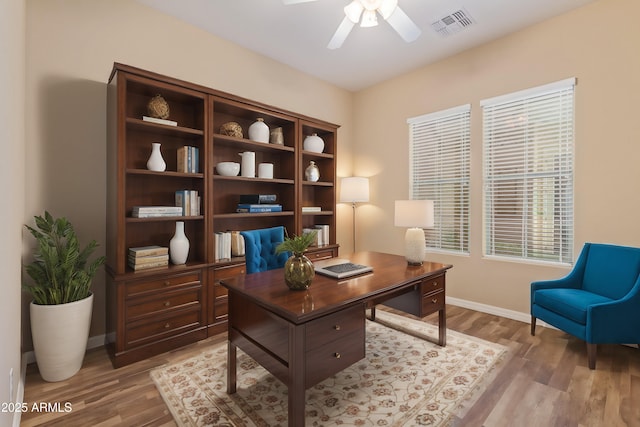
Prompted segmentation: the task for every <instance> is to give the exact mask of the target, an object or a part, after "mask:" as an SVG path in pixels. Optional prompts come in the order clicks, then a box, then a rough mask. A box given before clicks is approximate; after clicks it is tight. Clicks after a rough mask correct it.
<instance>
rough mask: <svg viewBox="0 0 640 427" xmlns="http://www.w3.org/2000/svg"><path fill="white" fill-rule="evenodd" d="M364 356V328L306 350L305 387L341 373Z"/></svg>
mask: <svg viewBox="0 0 640 427" xmlns="http://www.w3.org/2000/svg"><path fill="white" fill-rule="evenodd" d="M364 356H365V330H364V326H363V327H362V328H361V329H359V330H357V331H354V332H352V333H350V334H347V335H342V337H341V338H338V339H337V340H334V341H332V342H330V343H327V344H325V345H323V346H320V347H317V348H315V349H313V350H307V353H306V358H305V365H306V372H307V377H306V379H305V387H306V388H309V387H311V386H313V385H314V384H316V383H318V382H320V381H322V380H324V379H325V378H328V377H330V376H331V375H334V374H336V373H337V372H340V371H342V370H343V369H345V368H347V367H349V366H351V365H353V364H354V363H356V362H357V361H358V360H361V359H363V358H364Z"/></svg>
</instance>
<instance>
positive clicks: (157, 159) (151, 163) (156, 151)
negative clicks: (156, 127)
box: [147, 142, 167, 172]
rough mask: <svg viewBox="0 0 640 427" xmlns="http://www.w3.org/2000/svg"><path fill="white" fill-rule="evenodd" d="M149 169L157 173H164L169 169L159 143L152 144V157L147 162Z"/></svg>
mask: <svg viewBox="0 0 640 427" xmlns="http://www.w3.org/2000/svg"><path fill="white" fill-rule="evenodd" d="M147 169H149V170H150V171H155V172H164V171H165V170H166V169H167V164H166V163H165V161H164V159H163V158H162V153H161V152H160V143H159V142H152V143H151V156H149V160H147Z"/></svg>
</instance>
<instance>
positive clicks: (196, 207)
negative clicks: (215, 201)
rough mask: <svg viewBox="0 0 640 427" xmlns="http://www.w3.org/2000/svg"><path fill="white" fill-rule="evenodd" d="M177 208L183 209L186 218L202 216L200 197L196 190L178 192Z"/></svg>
mask: <svg viewBox="0 0 640 427" xmlns="http://www.w3.org/2000/svg"><path fill="white" fill-rule="evenodd" d="M176 206H178V207H179V208H180V209H182V212H183V215H184V216H198V215H200V196H199V195H198V192H197V191H196V190H178V191H176Z"/></svg>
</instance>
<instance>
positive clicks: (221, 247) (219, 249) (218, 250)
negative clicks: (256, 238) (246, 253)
mask: <svg viewBox="0 0 640 427" xmlns="http://www.w3.org/2000/svg"><path fill="white" fill-rule="evenodd" d="M213 237H214V244H215V256H214V258H215V260H216V261H222V260H229V259H231V232H230V231H218V232H216V233H215V234H214V236H213Z"/></svg>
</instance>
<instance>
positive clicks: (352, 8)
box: [344, 0, 364, 24]
mask: <svg viewBox="0 0 640 427" xmlns="http://www.w3.org/2000/svg"><path fill="white" fill-rule="evenodd" d="M363 10H364V6H362V4H361V3H360V2H359V1H358V0H353V1H352V2H351V3H349V4H348V5H346V6H345V7H344V14H345V15H347V18H349V20H350V21H351V22H353V23H354V24H357V23H358V21H360V15H362V11H363Z"/></svg>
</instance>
